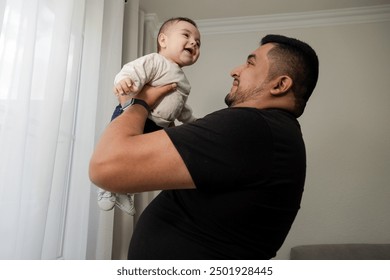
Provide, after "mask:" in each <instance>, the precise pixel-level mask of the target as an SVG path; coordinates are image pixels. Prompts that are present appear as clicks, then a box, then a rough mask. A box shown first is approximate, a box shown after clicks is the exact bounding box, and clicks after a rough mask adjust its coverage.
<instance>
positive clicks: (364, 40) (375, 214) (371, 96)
mask: <svg viewBox="0 0 390 280" xmlns="http://www.w3.org/2000/svg"><path fill="white" fill-rule="evenodd" d="M389 30H390V21H389V20H388V21H383V22H376V23H356V24H340V25H333V26H331V25H329V26H322V27H320V26H317V27H315V26H314V27H310V26H306V27H304V28H295V29H290V28H286V29H284V30H282V29H280V30H272V31H269V32H266V31H265V32H264V31H259V32H248V33H245V32H243V33H235V34H229V33H224V34H206V35H203V36H202V50H201V51H202V53H201V57H200V59H199V61H198V62H197V64H195V65H194V66H191V67H187V68H185V72H186V73H187V76H188V78H189V80H190V82H191V84H192V92H191V96H190V99H189V104H190V106H191V107H192V108H193V109H194V112H195V114H196V115H197V116H199V117H200V116H203V115H205V114H207V113H209V112H212V111H214V110H216V109H220V108H223V107H225V105H224V103H223V98H224V96H225V95H226V93H227V92H228V90H229V89H230V87H231V84H232V79H231V78H230V76H229V73H230V70H231V69H232V68H233V67H235V66H237V65H239V64H241V63H244V62H245V60H246V56H247V55H248V54H249V52H250V51H252V50H253V49H255V48H256V47H257V45H258V42H259V40H260V38H261V37H262V36H264V35H265V34H267V33H279V34H284V35H288V36H293V37H297V38H299V39H302V40H304V41H307V42H308V43H309V44H311V45H312V46H313V47H314V48H315V49H316V51H317V53H318V56H319V59H320V78H319V83H318V86H317V88H316V91H315V93H314V95H313V96H312V98H311V100H310V102H309V104H308V107H307V110H306V112H305V114H304V116H302V117H301V118H300V122H301V125H302V130H303V134H304V138H305V140H306V148H307V154H308V159H307V163H308V170H307V180H306V190H305V192H304V197H303V202H302V208H301V210H300V212H299V214H298V216H297V219H296V221H295V223H294V225H293V227H292V230H291V232H290V234H289V236H288V237H287V240H286V242H285V244H284V245H283V247H282V248H281V250H280V251H279V253H278V256H277V259H288V258H289V250H290V248H291V247H293V246H295V245H300V244H312V243H353V242H370V243H371V242H372V243H389V242H390V219H389V218H388V215H389V213H390V125H389V120H390V110H389V109H390V106H389V105H390V77H389V73H390V72H389V67H390V33H389Z"/></svg>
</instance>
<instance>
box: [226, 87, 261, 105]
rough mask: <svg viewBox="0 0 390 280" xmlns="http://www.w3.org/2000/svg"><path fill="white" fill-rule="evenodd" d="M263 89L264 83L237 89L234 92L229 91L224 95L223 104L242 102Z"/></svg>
mask: <svg viewBox="0 0 390 280" xmlns="http://www.w3.org/2000/svg"><path fill="white" fill-rule="evenodd" d="M263 90H264V83H263V84H261V85H259V86H258V87H256V88H254V89H246V90H240V89H237V90H236V91H235V92H234V93H232V92H230V93H228V94H227V95H226V96H225V104H226V105H227V106H228V107H231V106H233V105H236V104H239V103H242V102H244V101H246V100H249V99H252V98H253V97H254V96H257V95H259V93H260V92H261V91H263Z"/></svg>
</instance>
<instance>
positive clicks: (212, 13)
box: [140, 0, 390, 21]
mask: <svg viewBox="0 0 390 280" xmlns="http://www.w3.org/2000/svg"><path fill="white" fill-rule="evenodd" d="M385 4H390V0H140V8H141V9H142V10H143V11H144V12H145V13H147V14H149V13H150V14H156V15H157V17H158V19H159V21H164V20H166V19H168V18H171V17H177V16H183V17H189V18H191V19H193V20H203V19H215V18H230V17H245V16H258V15H270V14H284V13H297V12H309V11H320V10H332V9H344V8H356V7H365V6H375V5H385Z"/></svg>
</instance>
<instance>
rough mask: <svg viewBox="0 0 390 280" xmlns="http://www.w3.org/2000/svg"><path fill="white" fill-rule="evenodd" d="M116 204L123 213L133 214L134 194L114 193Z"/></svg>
mask: <svg viewBox="0 0 390 280" xmlns="http://www.w3.org/2000/svg"><path fill="white" fill-rule="evenodd" d="M115 204H116V206H118V208H119V209H121V210H122V211H124V212H125V213H127V214H129V215H131V216H134V214H135V207H134V194H130V193H128V194H117V195H116V201H115Z"/></svg>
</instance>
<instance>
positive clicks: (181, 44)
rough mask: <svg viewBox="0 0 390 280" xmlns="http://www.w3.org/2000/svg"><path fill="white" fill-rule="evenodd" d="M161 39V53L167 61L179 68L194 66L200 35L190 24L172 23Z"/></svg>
mask: <svg viewBox="0 0 390 280" xmlns="http://www.w3.org/2000/svg"><path fill="white" fill-rule="evenodd" d="M160 35H162V36H161V38H159V42H160V46H161V51H160V54H161V55H164V56H165V57H166V58H167V59H169V60H171V61H173V62H175V63H177V64H178V65H179V66H180V67H184V66H188V65H192V64H194V63H195V62H196V61H197V60H198V58H199V55H200V33H199V30H198V29H197V28H196V27H195V26H193V25H192V24H191V23H189V22H186V21H179V22H176V23H174V24H173V25H172V26H171V27H170V28H169V29H168V30H167V31H166V32H164V34H160Z"/></svg>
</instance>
